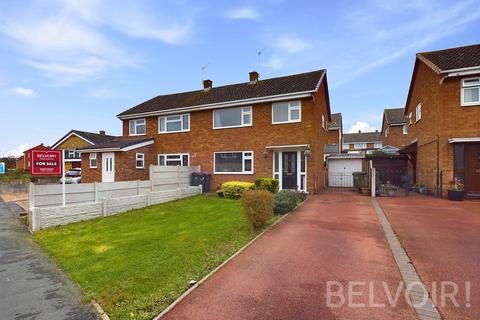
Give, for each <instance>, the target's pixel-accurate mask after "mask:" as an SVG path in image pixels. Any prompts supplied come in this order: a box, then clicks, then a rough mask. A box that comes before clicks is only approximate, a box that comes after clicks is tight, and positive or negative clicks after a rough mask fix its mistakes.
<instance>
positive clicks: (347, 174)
mask: <svg viewBox="0 0 480 320" xmlns="http://www.w3.org/2000/svg"><path fill="white" fill-rule="evenodd" d="M364 159H365V156H364V155H361V154H344V155H334V156H330V157H328V158H327V172H328V179H327V183H328V187H337V188H338V187H342V188H351V187H353V173H354V172H361V171H363V162H364Z"/></svg>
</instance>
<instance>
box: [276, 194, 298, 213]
mask: <svg viewBox="0 0 480 320" xmlns="http://www.w3.org/2000/svg"><path fill="white" fill-rule="evenodd" d="M300 201H301V199H300V193H299V192H296V191H293V190H282V191H280V192H279V193H276V194H274V195H273V212H275V213H276V214H285V213H287V212H290V211H292V210H293V209H295V208H296V207H297V205H298V204H299V203H300Z"/></svg>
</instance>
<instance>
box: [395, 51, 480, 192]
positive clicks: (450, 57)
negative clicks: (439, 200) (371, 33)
mask: <svg viewBox="0 0 480 320" xmlns="http://www.w3.org/2000/svg"><path fill="white" fill-rule="evenodd" d="M479 92H480V45H472V46H466V47H459V48H452V49H446V50H440V51H432V52H423V53H418V54H417V55H416V59H415V66H414V70H413V75H412V80H411V83H410V89H409V93H408V97H407V102H406V106H405V110H404V115H405V116H406V117H407V119H408V124H409V128H408V134H407V136H408V138H409V141H410V144H409V145H408V146H406V147H404V148H403V149H402V151H403V152H404V153H406V154H408V155H409V158H410V162H411V166H412V168H413V170H415V172H416V173H417V179H419V178H418V172H419V171H421V170H428V169H432V170H435V171H437V172H438V176H437V181H436V185H437V186H440V185H441V186H442V188H441V190H443V194H444V195H445V193H446V190H447V188H448V184H449V182H450V181H452V180H453V179H454V178H457V179H458V180H461V181H463V182H464V184H465V193H466V195H469V196H472V197H474V196H480V98H479ZM440 173H441V174H440ZM437 191H439V190H437Z"/></svg>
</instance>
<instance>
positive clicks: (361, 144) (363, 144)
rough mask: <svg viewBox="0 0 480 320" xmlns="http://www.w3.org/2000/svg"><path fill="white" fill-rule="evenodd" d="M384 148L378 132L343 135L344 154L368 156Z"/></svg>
mask: <svg viewBox="0 0 480 320" xmlns="http://www.w3.org/2000/svg"><path fill="white" fill-rule="evenodd" d="M382 146H383V144H382V136H381V134H380V132H378V131H375V132H361V131H358V133H344V134H343V138H342V152H348V153H367V154H368V153H372V152H373V151H375V150H378V149H381V148H382Z"/></svg>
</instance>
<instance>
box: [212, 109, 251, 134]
mask: <svg viewBox="0 0 480 320" xmlns="http://www.w3.org/2000/svg"><path fill="white" fill-rule="evenodd" d="M226 109H241V112H240V113H241V118H240V123H241V124H239V125H234V126H222V127H216V126H215V112H220V111H222V110H226ZM246 115H250V123H245V121H244V120H245V116H246ZM252 125H253V108H252V106H241V107H235V108H222V109H217V110H213V112H212V128H213V129H231V128H242V127H251V126H252Z"/></svg>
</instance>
